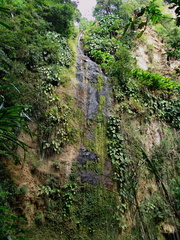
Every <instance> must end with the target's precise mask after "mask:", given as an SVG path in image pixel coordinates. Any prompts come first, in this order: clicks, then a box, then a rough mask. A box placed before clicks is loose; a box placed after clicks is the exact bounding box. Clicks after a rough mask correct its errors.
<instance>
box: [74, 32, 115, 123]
mask: <svg viewBox="0 0 180 240" xmlns="http://www.w3.org/2000/svg"><path fill="white" fill-rule="evenodd" d="M76 78H77V80H78V86H77V90H76V92H77V94H76V97H77V102H78V104H79V106H80V107H81V108H82V111H83V113H84V116H85V118H86V119H92V118H93V117H94V116H95V115H96V114H97V113H98V107H99V104H100V99H101V96H103V98H104V99H105V101H104V106H103V107H104V110H103V112H104V114H105V115H107V113H108V105H109V96H108V95H109V92H110V87H109V83H108V78H107V77H106V76H105V75H104V74H103V72H102V70H101V69H100V68H99V66H98V65H97V64H96V63H95V62H93V61H92V60H91V59H90V58H89V57H87V56H85V55H84V53H83V50H82V48H81V35H80V36H79V42H78V56H77V73H76ZM100 78H102V80H101V83H99V82H98V80H99V79H100ZM99 84H100V87H99V89H98V86H99Z"/></svg>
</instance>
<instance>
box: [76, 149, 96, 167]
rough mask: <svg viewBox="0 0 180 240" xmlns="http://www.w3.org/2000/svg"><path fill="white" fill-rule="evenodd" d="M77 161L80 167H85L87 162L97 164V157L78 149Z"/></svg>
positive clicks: (94, 154)
mask: <svg viewBox="0 0 180 240" xmlns="http://www.w3.org/2000/svg"><path fill="white" fill-rule="evenodd" d="M77 161H78V163H79V164H81V165H85V164H86V162H87V161H96V162H97V161H98V155H97V154H96V153H93V152H90V151H88V150H84V149H82V148H80V149H79V156H78V158H77Z"/></svg>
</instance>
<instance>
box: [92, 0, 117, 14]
mask: <svg viewBox="0 0 180 240" xmlns="http://www.w3.org/2000/svg"><path fill="white" fill-rule="evenodd" d="M121 5H122V1H121V0H97V4H96V6H95V8H94V11H93V16H95V17H98V16H102V15H104V14H118V13H119V12H120V8H121Z"/></svg>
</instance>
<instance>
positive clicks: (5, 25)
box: [0, 22, 10, 29]
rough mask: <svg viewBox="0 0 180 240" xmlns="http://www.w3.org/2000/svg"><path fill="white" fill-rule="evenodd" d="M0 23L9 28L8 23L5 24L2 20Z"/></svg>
mask: <svg viewBox="0 0 180 240" xmlns="http://www.w3.org/2000/svg"><path fill="white" fill-rule="evenodd" d="M0 24H1V25H2V26H4V27H6V28H9V29H10V26H9V25H7V24H6V23H4V22H0Z"/></svg>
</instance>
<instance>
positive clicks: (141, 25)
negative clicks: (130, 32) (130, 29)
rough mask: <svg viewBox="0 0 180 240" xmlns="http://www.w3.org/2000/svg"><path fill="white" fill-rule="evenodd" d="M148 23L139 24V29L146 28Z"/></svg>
mask: <svg viewBox="0 0 180 240" xmlns="http://www.w3.org/2000/svg"><path fill="white" fill-rule="evenodd" d="M146 25H147V23H146V22H142V23H140V24H139V26H138V28H140V29H142V28H143V27H144V26H146Z"/></svg>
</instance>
